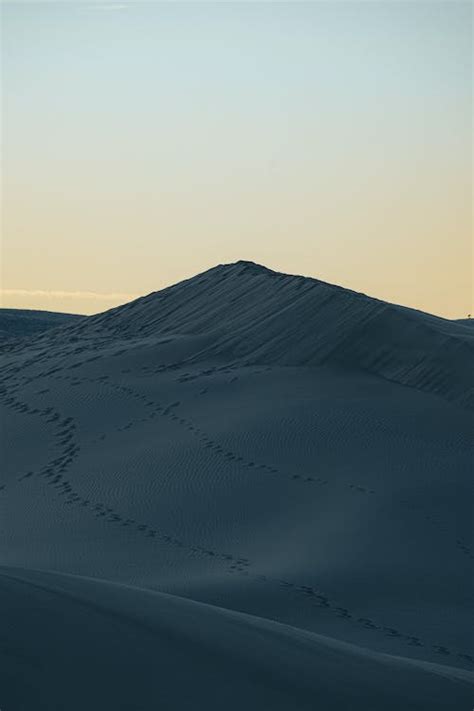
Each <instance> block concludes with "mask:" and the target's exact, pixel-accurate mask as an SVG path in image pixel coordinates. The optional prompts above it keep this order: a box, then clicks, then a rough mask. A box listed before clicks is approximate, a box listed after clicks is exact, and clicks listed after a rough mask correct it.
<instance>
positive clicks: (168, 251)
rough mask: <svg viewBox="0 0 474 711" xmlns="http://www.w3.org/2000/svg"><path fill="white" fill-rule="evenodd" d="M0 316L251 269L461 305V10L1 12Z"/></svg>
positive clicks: (465, 201)
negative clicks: (207, 272)
mask: <svg viewBox="0 0 474 711" xmlns="http://www.w3.org/2000/svg"><path fill="white" fill-rule="evenodd" d="M2 14H3V22H2V31H3V48H4V49H3V81H2V89H3V101H2V116H3V150H4V164H3V207H4V210H3V229H2V284H1V286H2V292H3V300H2V301H3V306H10V307H22V308H24V307H25V308H39V309H51V310H58V311H73V312H81V313H93V312H96V311H101V310H104V309H106V308H108V307H110V306H112V305H115V304H117V303H121V302H124V301H127V300H129V299H130V298H132V297H133V296H135V295H139V294H143V293H148V292H150V291H154V290H156V289H160V288H162V287H163V286H166V285H168V284H171V283H174V282H176V281H178V280H180V279H182V278H185V277H188V276H191V275H193V274H195V273H197V272H199V271H202V270H204V269H207V268H208V267H211V266H214V265H215V264H218V263H222V262H230V261H235V260H237V259H250V260H253V261H256V262H260V263H263V264H265V265H267V266H269V267H271V268H274V269H278V270H280V271H286V272H293V273H299V274H306V275H311V276H314V277H319V278H321V279H324V280H325V281H330V282H333V283H338V284H341V285H343V286H348V287H350V288H353V289H356V290H360V291H364V292H366V293H368V294H371V295H374V296H377V297H379V298H382V299H387V300H390V301H395V302H397V303H402V304H406V305H409V306H414V307H416V308H421V309H423V310H426V311H430V312H432V313H436V314H440V315H443V316H447V317H452V318H456V317H465V316H466V315H467V313H468V312H470V311H472V310H473V307H472V280H473V277H472V271H473V262H472V4H471V3H470V2H456V1H453V2H449V1H445V2H430V1H428V2H410V1H408V2H406V1H403V0H402V1H397V2H347V3H346V2H338V1H337V0H331V1H329V2H302V3H300V2H293V1H292V2H278V3H277V2H237V3H233V2H215V3H205V2H190V3H184V2H167V3H159V2H143V3H142V2H120V3H119V2H116V3H109V4H107V3H106V2H87V3H86V2H76V1H73V2H67V0H64V1H63V2H54V3H43V2H31V3H26V2H4V3H3V4H2Z"/></svg>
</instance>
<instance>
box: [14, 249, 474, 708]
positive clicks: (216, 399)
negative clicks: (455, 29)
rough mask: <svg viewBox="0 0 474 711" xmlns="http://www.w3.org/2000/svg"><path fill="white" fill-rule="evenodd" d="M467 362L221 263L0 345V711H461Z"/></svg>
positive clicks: (454, 327)
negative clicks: (135, 297)
mask: <svg viewBox="0 0 474 711" xmlns="http://www.w3.org/2000/svg"><path fill="white" fill-rule="evenodd" d="M473 353H474V330H473V329H472V328H471V327H470V325H469V324H464V323H462V322H454V321H446V320H444V319H438V318H435V317H433V316H429V315H427V314H423V313H420V312H417V311H413V310H410V309H405V308H402V307H397V306H393V305H390V304H386V303H383V302H380V301H377V300H375V299H370V298H368V297H366V296H363V295H360V294H355V293H353V292H350V291H347V290H344V289H341V288H338V287H334V286H331V285H327V284H324V283H322V282H318V281H316V280H311V279H305V278H302V277H292V276H286V275H280V274H276V273H273V272H271V271H269V270H266V269H264V268H263V267H258V266H256V265H253V264H250V263H244V262H239V263H237V264H235V265H227V266H220V267H216V268H215V269H212V270H210V271H208V272H205V273H204V274H202V275H199V276H197V277H195V278H193V279H190V280H188V281H186V282H183V283H181V284H177V285H176V286H174V287H171V288H169V289H165V290H163V291H161V292H158V293H156V294H151V295H150V296H148V297H144V298H142V299H139V300H137V301H135V302H132V303H131V304H127V305H126V306H122V307H119V308H117V309H113V310H111V311H108V312H106V313H105V314H101V315H98V316H94V317H89V318H84V319H81V320H79V321H77V322H73V323H72V324H71V325H69V326H65V327H62V328H59V329H54V330H51V331H50V332H45V333H43V334H40V335H35V336H34V337H29V338H24V339H22V340H15V341H7V342H4V344H3V346H2V356H1V358H2V376H1V405H2V415H1V422H2V465H3V466H2V474H1V479H0V507H1V511H0V515H1V518H0V528H1V550H2V557H1V563H2V567H0V605H1V610H2V613H3V616H4V623H2V625H1V627H0V661H1V664H0V708H1V709H2V711H19V710H21V711H23V710H25V711H31V710H32V709H47V710H48V711H49V710H53V709H54V710H55V711H56V709H57V710H58V711H59V710H61V711H63V710H64V711H65V710H66V709H67V711H73V710H75V709H81V710H82V709H85V708H87V709H93V710H95V709H97V710H101V711H108V709H124V710H125V709H127V710H137V711H138V710H141V709H143V710H145V709H147V710H148V709H154V708H156V709H160V710H161V709H163V711H168V710H169V711H180V710H181V709H186V710H188V709H189V710H191V709H211V710H213V709H216V710H217V709H222V708H229V709H242V708H246V709H251V710H252V711H253V710H262V711H266V710H267V709H276V710H277V711H278V710H280V709H282V710H285V711H293V710H294V711H298V710H299V709H308V710H309V709H314V710H317V711H329V710H334V711H359V710H360V711H384V710H385V709H387V710H391V709H394V710H395V709H397V711H398V710H400V709H407V710H411V709H414V710H415V709H420V710H421V709H426V710H428V709H456V710H457V709H467V711H470V709H471V708H472V706H473V704H474V694H473V689H474V683H473V681H474V675H473V669H474V649H473V646H474V645H473V635H472V625H471V619H472V601H473V592H474V590H473V577H472V569H473V563H474V552H473V550H474V547H473V542H472V523H471V521H472V502H473V493H474V491H473V482H472V463H473V450H472V425H473V420H472V410H473V408H474V391H473V367H472V363H473V358H472V355H473Z"/></svg>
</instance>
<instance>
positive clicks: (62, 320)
mask: <svg viewBox="0 0 474 711" xmlns="http://www.w3.org/2000/svg"><path fill="white" fill-rule="evenodd" d="M81 318H83V317H82V316H78V315H76V314H62V313H55V312H53V311H32V310H30V309H0V343H1V342H2V341H5V340H6V339H10V338H21V337H23V336H30V335H32V334H35V333H40V332H41V331H46V330H47V329H49V328H54V327H58V326H64V325H66V324H71V323H72V322H73V321H77V320H79V319H81Z"/></svg>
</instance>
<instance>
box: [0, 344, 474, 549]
mask: <svg viewBox="0 0 474 711" xmlns="http://www.w3.org/2000/svg"><path fill="white" fill-rule="evenodd" d="M170 340H171V339H170ZM104 344H105V345H110V342H109V341H107V339H106V340H105V342H104ZM93 351H94V353H93V355H92V356H89V357H88V358H85V359H84V360H79V361H77V362H75V363H73V364H71V365H69V366H67V367H64V366H55V367H53V368H50V369H49V370H48V371H46V372H42V373H38V374H36V375H33V376H30V377H25V376H24V377H23V378H22V383H23V384H30V383H32V382H34V381H36V380H39V379H42V378H44V377H52V378H61V377H64V378H67V379H70V382H71V385H73V386H74V385H80V383H81V382H83V380H89V382H94V381H98V382H103V383H105V382H108V383H109V385H112V383H111V381H110V378H109V376H101V377H98V378H95V379H90V378H89V379H88V378H85V379H81V378H79V377H77V376H76V377H75V378H72V377H70V376H67V374H66V373H65V371H71V370H74V371H76V370H77V369H78V368H80V367H82V366H84V365H87V364H90V363H92V362H95V361H97V360H101V359H103V358H107V357H120V356H122V355H124V354H125V353H127V352H128V351H129V348H120V349H118V350H116V351H114V352H112V353H110V352H106V353H100V352H97V351H98V348H97V346H95V347H94V349H93ZM66 353H67V354H68V355H72V354H74V355H78V354H81V353H90V346H88V345H79V346H76V347H75V348H74V349H73V350H72V351H66V350H65V351H64V354H66ZM50 360H51V356H50V355H49V354H48V352H47V351H44V350H43V351H41V352H40V353H38V354H35V356H33V357H32V358H30V359H29V360H27V361H24V362H23V364H22V365H21V366H19V365H16V366H15V365H13V364H11V365H10V366H9V368H8V369H5V373H4V377H3V380H4V381H7V380H9V379H10V378H11V377H12V376H13V377H15V376H16V374H17V373H18V372H22V371H23V369H24V368H25V367H27V366H28V365H37V364H38V363H39V362H48V361H50ZM191 364H192V362H190V361H189V360H188V359H186V360H184V361H179V362H175V363H169V364H160V365H154V366H143V367H142V368H141V371H142V377H149V376H150V375H156V374H160V373H164V372H167V371H179V370H182V369H183V368H184V367H189V365H191ZM248 367H252V368H255V367H257V368H258V366H255V364H253V363H250V362H244V363H230V364H227V365H224V366H219V367H218V366H211V367H209V368H206V369H203V370H200V371H197V372H192V373H190V372H184V373H181V374H180V375H179V376H178V378H177V379H176V380H177V382H182V383H184V382H189V381H192V380H198V379H202V378H209V377H212V376H214V375H215V374H231V375H233V373H234V372H235V370H237V369H239V368H248ZM271 370H272V367H271V366H261V367H260V369H258V370H256V371H255V374H258V373H261V372H268V371H271ZM130 372H131V369H124V370H122V373H124V374H126V373H130ZM61 373H64V375H60V374H61ZM235 380H237V376H236V375H233V377H232V378H231V380H230V381H229V382H230V383H232V382H234V381H235ZM115 387H117V388H120V387H122V386H117V385H116V386H115ZM129 390H130V391H131V390H132V389H131V388H129ZM122 392H126V390H125V389H122ZM205 392H206V389H203V390H202V391H201V394H205ZM128 394H130V395H132V392H130V393H128ZM136 395H137V397H138V399H140V395H139V394H136ZM132 396H133V395H132ZM178 405H179V403H173V404H172V405H170V406H169V409H168V410H167V409H163V410H162V412H161V414H167V415H170V417H171V419H173V420H174V421H175V422H177V423H178V424H181V425H182V426H185V427H186V428H187V429H188V430H190V431H191V432H193V433H194V435H195V436H196V437H197V438H198V439H200V441H201V444H202V445H203V446H204V447H206V448H208V449H210V450H211V451H213V452H214V453H215V454H217V455H220V456H222V457H224V458H225V459H227V460H235V461H236V462H238V463H239V464H240V465H241V466H246V467H248V468H252V467H253V468H255V471H260V472H266V473H267V474H272V475H278V476H284V477H287V478H291V479H293V480H299V481H300V482H304V483H316V484H319V485H327V484H328V481H327V480H326V479H323V478H321V477H315V476H303V475H299V474H289V473H286V472H282V471H281V470H279V469H277V468H276V467H272V466H269V465H267V464H263V463H260V464H258V463H256V462H254V461H251V460H246V459H245V458H244V457H242V456H241V455H238V454H235V453H234V452H232V451H230V450H225V449H224V448H223V447H222V446H221V445H220V444H219V443H218V442H216V441H215V440H213V439H212V438H211V437H209V435H208V434H207V433H205V432H203V431H202V430H201V429H200V428H199V427H197V426H196V425H195V424H194V423H192V422H191V421H190V420H188V419H186V418H183V417H178V416H177V415H176V414H175V413H171V412H170V410H171V409H172V408H173V407H177V406H178ZM148 407H153V408H155V409H153V410H152V411H151V413H149V415H148V417H146V418H142V422H144V421H146V419H152V418H153V417H155V416H156V415H157V414H158V412H157V411H158V410H160V409H162V406H161V405H157V404H156V403H154V402H153V401H150V402H149V405H148ZM135 424H136V423H134V422H130V423H128V424H127V425H125V426H123V427H122V428H120V429H121V430H129V429H131V428H132V427H133V426H134V425H135ZM102 437H104V436H102ZM347 486H348V487H349V488H350V489H352V490H353V491H355V492H360V493H363V494H375V493H376V492H375V490H374V489H369V488H367V487H364V486H361V485H360V484H355V483H349V484H347ZM2 488H3V487H2V486H0V491H1V490H2ZM399 503H400V504H401V505H402V506H403V507H405V508H407V509H409V510H415V509H414V506H413V504H412V503H411V502H410V501H409V500H400V501H399ZM416 510H418V511H420V513H421V515H423V517H424V518H425V520H426V521H427V522H429V523H430V524H431V525H433V526H435V527H436V528H437V529H438V530H439V531H441V532H442V533H443V534H446V533H449V530H448V527H447V526H446V525H445V524H444V523H443V522H442V521H441V520H440V519H439V517H436V516H433V515H430V514H425V513H424V512H423V511H422V510H421V508H420V507H418V509H416ZM455 545H456V548H457V549H458V550H459V551H460V552H461V553H462V554H463V555H465V556H466V557H467V558H469V559H470V560H474V552H473V551H472V549H471V548H470V547H469V546H468V545H467V544H466V543H465V541H463V540H462V539H460V538H457V539H456V541H455Z"/></svg>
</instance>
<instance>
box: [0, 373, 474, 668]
mask: <svg viewBox="0 0 474 711" xmlns="http://www.w3.org/2000/svg"><path fill="white" fill-rule="evenodd" d="M165 367H166V366H165ZM162 369H163V368H162ZM60 370H63V369H60ZM58 373H59V371H57V372H56V374H55V375H53V374H52V373H48V375H50V376H51V375H53V377H56V378H66V379H68V380H71V384H73V383H76V384H79V383H80V382H81V381H89V382H101V383H107V385H108V386H110V387H111V388H114V389H116V390H119V391H120V392H122V393H124V394H126V395H128V396H129V397H133V398H134V399H136V400H140V401H142V402H143V404H144V406H145V407H146V408H147V409H148V410H149V414H148V417H147V418H144V420H146V419H149V418H154V417H158V416H164V417H169V418H170V419H171V420H173V421H174V422H175V423H176V424H178V425H181V426H184V427H187V429H189V430H190V431H191V432H193V433H194V434H196V435H197V436H200V435H201V430H200V429H199V428H196V427H195V425H193V424H192V423H191V422H190V421H189V420H187V419H186V418H183V417H179V416H178V415H177V414H176V412H175V408H176V407H178V406H179V403H177V402H176V403H172V404H171V405H168V406H163V405H160V404H158V403H156V402H155V401H153V400H151V399H150V398H148V397H147V396H146V395H144V394H142V393H139V392H138V391H136V390H134V389H133V388H130V387H129V386H126V385H121V384H117V383H113V382H111V381H110V378H109V376H99V377H97V378H83V379H79V378H77V376H67V375H63V376H60V375H59V374H58ZM18 387H19V384H17V385H16V386H15V387H13V388H11V389H10V390H9V391H7V390H6V388H3V389H2V391H1V392H0V397H1V399H2V400H3V402H4V404H5V405H7V406H8V407H10V408H11V409H13V410H15V411H17V412H19V413H22V414H25V415H37V416H40V417H43V418H45V420H46V422H48V423H50V424H54V430H53V437H54V439H55V441H56V445H57V447H58V449H59V450H60V451H59V455H58V456H57V457H55V458H54V459H52V460H51V461H50V462H48V463H47V464H46V465H45V466H44V467H42V468H41V469H40V470H38V471H28V472H26V473H25V474H23V475H21V476H19V477H18V481H24V480H25V479H26V480H27V479H29V478H30V477H33V476H37V477H39V478H43V479H46V480H47V484H48V485H49V486H51V487H53V488H54V489H55V490H56V493H57V495H58V496H62V497H65V500H64V504H65V505H69V506H71V505H72V506H78V507H81V508H84V509H87V510H89V511H90V512H91V514H92V515H94V516H95V517H96V518H98V519H103V520H105V521H106V522H110V523H113V524H115V525H120V526H123V527H129V528H131V529H132V530H135V531H137V532H138V533H140V534H141V535H144V536H146V537H149V538H156V539H159V540H160V541H162V542H163V543H165V544H168V545H173V546H176V547H178V548H181V549H184V550H186V551H187V552H188V553H191V554H192V555H199V556H200V557H203V556H206V557H210V558H213V559H214V560H217V561H221V562H223V563H225V564H226V566H227V570H228V572H229V573H234V574H235V573H237V574H240V575H245V576H249V577H251V578H254V579H255V580H257V581H260V582H263V583H268V584H277V585H278V586H280V587H281V588H283V589H285V590H287V591H288V592H291V593H293V594H296V595H298V596H299V597H300V598H301V597H303V598H304V599H305V600H306V601H308V602H309V604H311V605H312V606H313V607H316V608H322V609H325V610H327V611H328V613H332V614H335V615H336V616H337V617H339V618H342V619H344V620H347V622H348V623H351V624H356V625H358V626H363V627H364V628H366V629H368V630H374V631H377V632H379V633H380V632H381V633H383V634H384V635H386V636H389V637H394V638H398V639H399V640H400V641H403V642H405V643H407V644H408V645H411V646H414V647H423V646H431V648H432V649H433V650H434V651H435V652H436V653H438V654H440V655H443V656H455V657H457V658H458V659H460V660H461V661H463V662H467V663H470V664H474V657H473V656H472V655H470V654H466V653H464V652H455V651H453V650H451V649H450V648H448V647H447V646H445V645H441V644H432V645H427V644H426V643H425V642H423V641H422V639H421V638H419V637H417V636H414V635H409V634H405V633H403V632H401V631H399V630H398V629H396V628H393V627H386V626H383V625H379V624H377V623H376V622H375V621H374V620H372V619H370V618H364V617H358V616H357V615H355V614H353V613H352V612H351V611H350V610H349V609H348V608H345V607H341V606H339V605H338V604H337V603H336V602H335V601H334V600H331V599H330V598H329V597H328V596H327V595H326V594H325V593H324V592H323V591H321V590H320V589H318V588H315V587H313V586H308V585H299V584H297V583H293V582H290V581H287V580H284V579H279V578H273V577H271V576H265V575H260V574H258V573H253V572H252V571H251V565H252V564H251V562H250V561H249V560H248V559H247V558H245V557H236V556H233V555H232V554H229V553H222V552H218V551H215V550H211V549H207V548H205V547H202V546H198V545H190V544H188V543H186V542H184V541H183V540H181V539H179V538H177V537H175V536H173V535H170V534H168V533H165V532H163V531H159V530H158V529H157V528H153V527H151V526H149V525H148V524H145V523H143V522H139V521H136V520H135V519H131V518H125V517H123V516H122V515H120V514H119V513H118V512H117V511H116V510H115V509H114V508H113V507H110V506H107V504H105V503H103V502H96V501H93V500H91V499H89V498H85V497H83V496H81V495H79V494H78V493H77V492H76V491H75V490H74V488H73V486H72V484H71V482H70V481H69V480H68V479H66V477H65V474H66V472H67V470H68V469H69V468H70V466H71V464H72V463H73V462H74V461H75V460H76V459H77V457H78V456H79V452H80V445H79V444H78V443H77V441H76V440H75V436H74V433H75V430H76V424H75V422H74V419H73V418H72V417H63V416H62V415H61V414H60V413H59V412H58V411H57V410H56V409H55V408H53V407H45V408H39V407H31V406H29V405H28V404H27V403H25V402H22V401H20V400H19V399H17V398H16V397H15V395H14V394H13V393H14V392H15V391H16V390H17V388H18ZM47 391H48V389H45V390H43V392H44V393H46V392H47ZM41 392H42V391H39V392H38V394H41ZM196 430H197V431H196ZM203 436H204V437H205V438H207V440H208V441H207V440H206V439H203V440H202V441H203V442H204V443H205V446H207V444H208V443H211V446H212V440H209V438H208V437H207V435H205V434H204V433H203ZM215 451H216V453H218V454H223V456H225V455H226V452H225V450H223V448H222V447H220V446H219V445H217V448H216V449H215ZM231 454H232V453H231ZM226 458H227V457H226ZM235 458H236V460H237V461H244V460H243V458H240V459H239V458H238V457H237V456H235ZM249 463H250V462H249ZM254 466H255V464H254ZM267 469H268V470H269V471H270V472H271V473H274V472H272V468H270V467H267ZM276 473H278V470H276ZM301 478H302V479H303V480H304V477H301ZM1 488H5V487H0V489H1Z"/></svg>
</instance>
